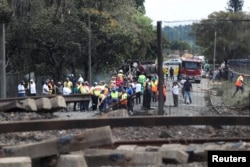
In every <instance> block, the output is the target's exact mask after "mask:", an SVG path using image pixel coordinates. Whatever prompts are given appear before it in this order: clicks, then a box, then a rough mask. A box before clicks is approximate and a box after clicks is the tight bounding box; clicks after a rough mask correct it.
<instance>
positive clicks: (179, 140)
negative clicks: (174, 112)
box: [104, 137, 250, 148]
mask: <svg viewBox="0 0 250 167" xmlns="http://www.w3.org/2000/svg"><path fill="white" fill-rule="evenodd" d="M239 141H241V142H250V137H231V138H224V137H217V138H199V139H198V138H185V139H184V138H168V139H158V140H119V141H114V143H113V145H112V146H113V147H114V148H117V147H118V146H120V145H137V146H161V145H163V144H177V143H178V144H186V145H188V144H203V143H216V144H218V145H223V144H225V143H228V142H232V143H234V142H239ZM104 147H107V146H104ZM108 147H109V146H108Z"/></svg>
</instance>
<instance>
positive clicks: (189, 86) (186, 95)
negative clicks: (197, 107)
mask: <svg viewBox="0 0 250 167" xmlns="http://www.w3.org/2000/svg"><path fill="white" fill-rule="evenodd" d="M192 88H193V87H192V83H191V82H189V79H188V78H187V80H186V82H185V83H184V85H183V89H184V103H185V104H189V103H190V104H191V103H192V99H191V95H190V92H191V90H192ZM187 98H188V100H189V101H187Z"/></svg>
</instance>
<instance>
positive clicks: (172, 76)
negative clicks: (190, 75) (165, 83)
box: [169, 67, 174, 80]
mask: <svg viewBox="0 0 250 167" xmlns="http://www.w3.org/2000/svg"><path fill="white" fill-rule="evenodd" d="M169 75H170V80H174V69H173V67H170V70H169Z"/></svg>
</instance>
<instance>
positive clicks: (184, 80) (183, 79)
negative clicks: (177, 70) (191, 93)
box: [180, 77, 187, 99]
mask: <svg viewBox="0 0 250 167" xmlns="http://www.w3.org/2000/svg"><path fill="white" fill-rule="evenodd" d="M186 81H187V80H186V79H185V77H182V78H181V81H180V84H181V95H182V97H183V99H184V97H185V96H184V83H185V82H186Z"/></svg>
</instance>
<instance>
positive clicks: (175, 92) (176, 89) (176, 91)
mask: <svg viewBox="0 0 250 167" xmlns="http://www.w3.org/2000/svg"><path fill="white" fill-rule="evenodd" d="M172 94H173V102H174V106H175V107H177V106H178V96H179V85H178V83H177V82H173V86H172Z"/></svg>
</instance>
